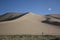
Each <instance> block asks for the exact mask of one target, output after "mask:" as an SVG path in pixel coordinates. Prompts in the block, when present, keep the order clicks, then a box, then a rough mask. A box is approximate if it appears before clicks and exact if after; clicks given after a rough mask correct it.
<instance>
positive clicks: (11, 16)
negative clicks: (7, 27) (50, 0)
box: [0, 12, 28, 22]
mask: <svg viewBox="0 0 60 40" xmlns="http://www.w3.org/2000/svg"><path fill="white" fill-rule="evenodd" d="M27 13H28V12H27ZM27 13H24V14H23V13H16V12H8V13H5V14H3V15H0V22H3V21H10V20H14V19H17V18H19V17H22V16H24V15H25V14H27Z"/></svg>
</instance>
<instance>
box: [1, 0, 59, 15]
mask: <svg viewBox="0 0 60 40" xmlns="http://www.w3.org/2000/svg"><path fill="white" fill-rule="evenodd" d="M6 12H33V13H37V14H43V15H46V14H51V13H60V0H0V14H3V13H6Z"/></svg>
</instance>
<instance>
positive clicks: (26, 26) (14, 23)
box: [0, 12, 60, 35]
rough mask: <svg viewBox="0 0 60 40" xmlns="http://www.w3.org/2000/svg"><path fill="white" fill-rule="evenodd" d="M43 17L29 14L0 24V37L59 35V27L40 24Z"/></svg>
mask: <svg viewBox="0 0 60 40" xmlns="http://www.w3.org/2000/svg"><path fill="white" fill-rule="evenodd" d="M45 19H46V18H45V16H42V15H37V14H33V13H31V12H29V13H28V14H26V15H24V16H22V17H19V18H18V19H16V20H11V21H6V22H0V35H16V34H18V35H22V34H32V35H41V34H42V32H43V33H44V34H49V35H60V32H59V31H60V26H56V25H51V24H46V23H42V20H45Z"/></svg>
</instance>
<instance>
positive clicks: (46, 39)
mask: <svg viewBox="0 0 60 40" xmlns="http://www.w3.org/2000/svg"><path fill="white" fill-rule="evenodd" d="M0 40H60V36H58V35H43V36H42V35H0Z"/></svg>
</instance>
